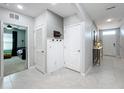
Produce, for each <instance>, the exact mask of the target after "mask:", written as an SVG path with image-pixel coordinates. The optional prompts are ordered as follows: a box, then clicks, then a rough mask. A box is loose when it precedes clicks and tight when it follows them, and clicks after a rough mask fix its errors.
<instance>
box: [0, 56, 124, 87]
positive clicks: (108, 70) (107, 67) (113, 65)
mask: <svg viewBox="0 0 124 93" xmlns="http://www.w3.org/2000/svg"><path fill="white" fill-rule="evenodd" d="M0 88H7V89H8V88H14V89H58V88H61V89H94V88H95V89H99V88H100V89H101V88H104V89H108V88H109V89H118V88H124V61H123V60H122V59H118V58H114V57H104V58H103V61H102V62H101V66H95V67H93V68H92V70H91V71H90V72H89V73H88V75H87V76H86V77H82V76H81V75H80V74H79V73H77V72H74V71H71V70H69V69H65V68H63V69H60V70H58V71H56V72H54V73H52V74H51V75H50V74H47V75H43V74H41V73H40V72H38V71H37V70H36V69H34V68H33V69H29V70H25V71H22V72H18V73H15V74H11V75H9V76H6V77H4V79H3V80H1V81H0Z"/></svg>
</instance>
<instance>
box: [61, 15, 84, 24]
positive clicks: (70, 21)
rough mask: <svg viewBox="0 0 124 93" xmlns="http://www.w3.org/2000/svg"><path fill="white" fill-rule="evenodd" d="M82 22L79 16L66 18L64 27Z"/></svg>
mask: <svg viewBox="0 0 124 93" xmlns="http://www.w3.org/2000/svg"><path fill="white" fill-rule="evenodd" d="M81 21H82V20H81V19H80V18H79V16H78V15H77V14H74V15H72V16H68V17H65V18H64V21H63V24H64V26H68V25H72V24H76V23H80V22H81Z"/></svg>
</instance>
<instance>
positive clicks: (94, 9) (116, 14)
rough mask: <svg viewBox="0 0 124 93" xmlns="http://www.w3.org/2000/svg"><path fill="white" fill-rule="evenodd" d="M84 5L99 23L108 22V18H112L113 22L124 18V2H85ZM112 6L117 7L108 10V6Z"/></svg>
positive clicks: (118, 21)
mask: <svg viewBox="0 0 124 93" xmlns="http://www.w3.org/2000/svg"><path fill="white" fill-rule="evenodd" d="M82 5H83V6H84V8H85V10H86V11H87V13H88V14H89V16H90V17H91V18H92V19H93V20H94V21H95V23H96V24H97V25H102V24H107V22H106V20H107V19H108V18H112V23H115V22H116V23H120V22H121V21H122V19H123V18H124V4H123V3H89V4H88V3H84V4H82ZM112 6H115V7H116V8H113V9H111V10H107V11H106V8H109V7H112Z"/></svg>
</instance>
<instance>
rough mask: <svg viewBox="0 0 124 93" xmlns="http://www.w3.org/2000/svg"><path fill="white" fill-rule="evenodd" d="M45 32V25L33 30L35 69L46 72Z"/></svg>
mask: <svg viewBox="0 0 124 93" xmlns="http://www.w3.org/2000/svg"><path fill="white" fill-rule="evenodd" d="M45 47H46V33H45V26H41V27H39V28H37V29H36V30H35V63H36V69H38V70H39V71H40V72H42V73H45V72H46V48H45Z"/></svg>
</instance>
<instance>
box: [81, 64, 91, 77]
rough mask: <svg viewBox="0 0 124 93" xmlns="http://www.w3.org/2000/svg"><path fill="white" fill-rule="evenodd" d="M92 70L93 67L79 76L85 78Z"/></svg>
mask: <svg viewBox="0 0 124 93" xmlns="http://www.w3.org/2000/svg"><path fill="white" fill-rule="evenodd" d="M92 68H93V67H92V66H90V67H89V68H88V70H87V71H86V72H84V73H81V75H82V76H84V77H85V76H86V75H87V74H88V73H89V72H90V71H91V69H92Z"/></svg>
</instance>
